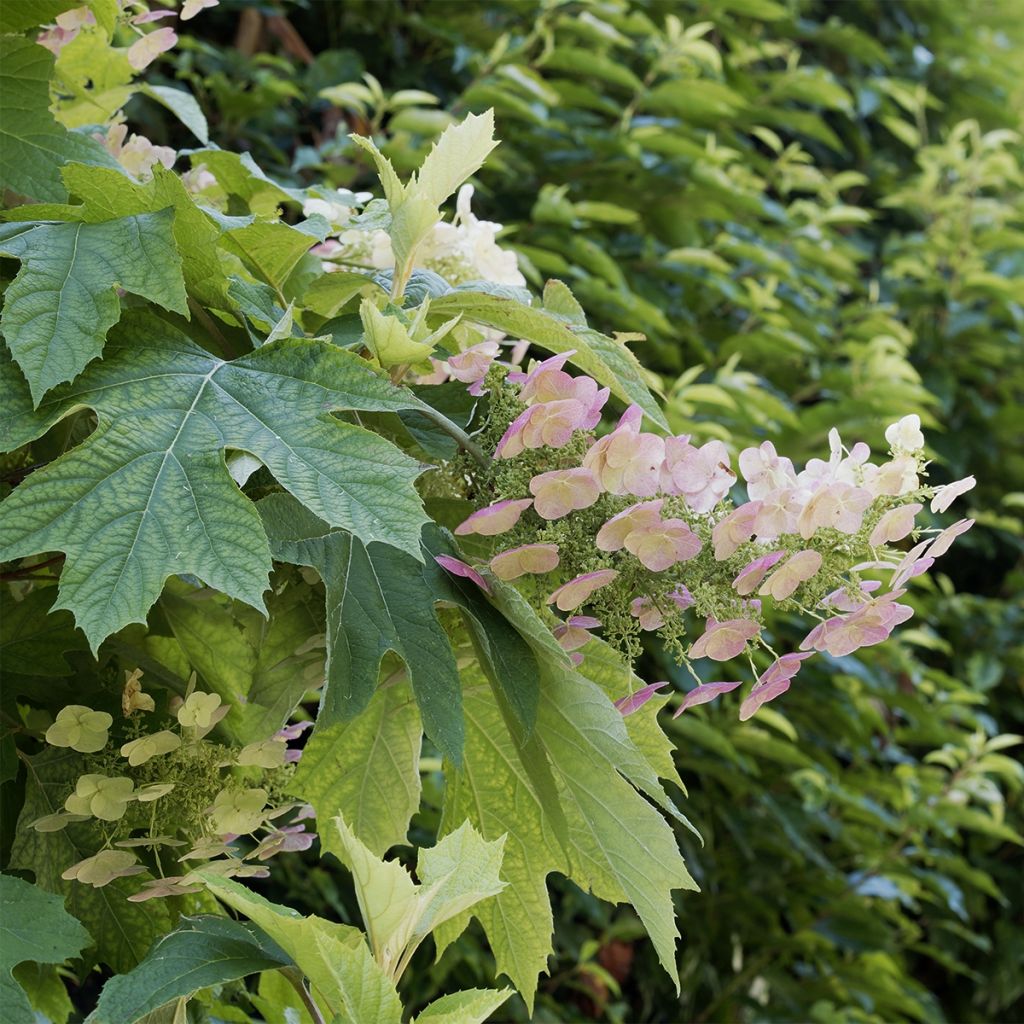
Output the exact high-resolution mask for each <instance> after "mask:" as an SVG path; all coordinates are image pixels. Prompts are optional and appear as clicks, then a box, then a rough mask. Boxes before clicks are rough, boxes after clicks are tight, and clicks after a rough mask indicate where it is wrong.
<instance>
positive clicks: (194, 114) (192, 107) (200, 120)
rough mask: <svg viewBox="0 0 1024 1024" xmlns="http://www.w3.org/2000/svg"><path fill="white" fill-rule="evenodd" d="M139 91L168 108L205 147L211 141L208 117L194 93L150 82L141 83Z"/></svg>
mask: <svg viewBox="0 0 1024 1024" xmlns="http://www.w3.org/2000/svg"><path fill="white" fill-rule="evenodd" d="M138 91H139V92H141V93H142V95H143V96H148V97H149V98H150V99H151V100H155V101H156V102H157V103H159V104H160V105H161V106H162V107H166V108H167V109H168V110H169V111H170V112H171V113H172V114H174V116H175V117H176V118H177V119H178V120H179V121H180V122H181V123H182V124H183V125H184V126H185V127H186V128H187V129H188V130H189V131H190V132H191V133H192V134H193V135H194V136H195V137H196V138H197V139H198V140H199V141H200V142H201V143H202V144H203V145H204V146H205V145H206V144H207V143H208V142H209V141H210V128H209V126H208V125H207V123H206V115H205V114H203V111H202V109H201V108H200V106H199V104H198V103H197V102H196V98H195V97H194V96H193V95H192V93H190V92H185V91H184V90H182V89H172V88H171V87H170V86H167V85H150V83H149V82H143V83H141V84H140V85H139V89H138Z"/></svg>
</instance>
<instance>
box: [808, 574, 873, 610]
mask: <svg viewBox="0 0 1024 1024" xmlns="http://www.w3.org/2000/svg"><path fill="white" fill-rule="evenodd" d="M881 585H882V584H881V582H880V581H879V580H864V581H863V582H861V584H860V586H859V587H858V593H857V594H856V595H851V594H850V593H849V592H848V591H847V590H845V589H843V588H842V587H840V588H839V589H838V590H833V591H832V593H831V594H826V595H825V596H824V597H823V598H822V599H821V604H820V607H822V608H834V609H835V610H836V611H838V612H853V611H856V610H857V609H858V608H859V607H860V606H861V605H862V604H864V602H865V601H867V595H868V594H870V593H873V592H874V591H876V590H878V588H879V587H880V586H881Z"/></svg>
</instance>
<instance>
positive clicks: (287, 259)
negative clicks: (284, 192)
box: [222, 214, 331, 288]
mask: <svg viewBox="0 0 1024 1024" xmlns="http://www.w3.org/2000/svg"><path fill="white" fill-rule="evenodd" d="M330 229H331V226H330V225H329V224H328V223H327V221H326V220H324V218H323V217H321V216H319V214H317V215H314V216H312V217H310V218H309V219H308V220H304V221H301V222H300V223H298V224H296V225H295V226H294V227H292V226H291V225H288V224H283V223H270V222H266V221H259V222H257V223H255V224H246V225H244V226H242V227H234V228H229V229H228V230H227V231H225V233H224V237H223V240H222V244H223V245H224V248H225V249H227V250H228V251H229V252H233V253H234V254H235V255H236V256H238V257H240V258H241V259H242V260H243V262H244V263H245V264H246V265H247V266H248V267H249V269H250V270H252V271H253V272H254V273H256V274H258V275H259V276H260V277H262V278H263V279H264V280H265V281H267V282H268V283H269V284H271V285H273V286H274V287H275V288H280V287H281V286H282V285H283V284H284V282H285V280H286V279H287V277H288V275H289V274H290V273H291V272H292V271H293V270H294V269H295V265H296V264H297V263H298V262H299V260H300V259H301V258H302V257H303V256H304V255H305V254H306V253H307V252H309V250H310V248H312V246H314V245H316V243H317V242H322V241H323V240H324V239H325V238H326V237H327V232H328V231H330Z"/></svg>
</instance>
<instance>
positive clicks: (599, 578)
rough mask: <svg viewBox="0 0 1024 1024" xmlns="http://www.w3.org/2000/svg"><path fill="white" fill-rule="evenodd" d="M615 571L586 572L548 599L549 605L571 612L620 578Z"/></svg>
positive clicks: (565, 584)
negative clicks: (596, 592) (617, 577)
mask: <svg viewBox="0 0 1024 1024" xmlns="http://www.w3.org/2000/svg"><path fill="white" fill-rule="evenodd" d="M618 575H619V574H618V572H617V571H616V570H615V569H598V570H597V572H585V573H583V575H582V576H577V577H576V578H575V579H572V580H569V582H568V583H564V584H563V585H562V586H560V587H559V588H558V589H557V590H556V591H554V593H552V594H551V595H550V596H549V597H548V604H553V605H555V607H557V608H558V609H559V610H560V611H563V612H571V611H572V610H573V609H574V608H578V607H579V606H580V605H581V604H583V603H584V602H585V601H587V600H588V599H589V598H590V596H591V595H592V594H593V593H594V591H596V590H600V589H601V587H605V586H607V585H608V584H609V583H611V582H612V580H614V579H615V577H616V576H618Z"/></svg>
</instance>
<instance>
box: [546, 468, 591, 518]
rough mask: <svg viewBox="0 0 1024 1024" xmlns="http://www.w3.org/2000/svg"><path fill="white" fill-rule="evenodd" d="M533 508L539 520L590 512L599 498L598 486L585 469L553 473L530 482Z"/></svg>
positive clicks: (562, 470) (553, 471) (560, 470)
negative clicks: (581, 510)
mask: <svg viewBox="0 0 1024 1024" xmlns="http://www.w3.org/2000/svg"><path fill="white" fill-rule="evenodd" d="M530 493H531V494H532V495H533V496H534V503H533V507H534V509H535V510H536V512H537V515H539V516H540V517H541V519H549V520H550V519H561V518H562V516H566V515H568V514H569V513H570V512H575V511H576V510H578V509H583V508H590V506H591V505H593V504H594V502H595V501H597V499H598V498H599V497H600V496H601V485H600V484H599V483H598V482H597V477H596V476H594V474H593V473H592V472H591V471H590V470H589V469H584V468H583V467H582V466H578V467H576V468H575V469H555V470H552V471H551V472H550V473H539V474H538V475H537V476H535V477H534V478H533V479H532V480H531V481H530Z"/></svg>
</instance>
